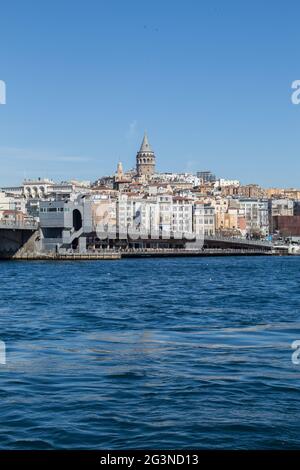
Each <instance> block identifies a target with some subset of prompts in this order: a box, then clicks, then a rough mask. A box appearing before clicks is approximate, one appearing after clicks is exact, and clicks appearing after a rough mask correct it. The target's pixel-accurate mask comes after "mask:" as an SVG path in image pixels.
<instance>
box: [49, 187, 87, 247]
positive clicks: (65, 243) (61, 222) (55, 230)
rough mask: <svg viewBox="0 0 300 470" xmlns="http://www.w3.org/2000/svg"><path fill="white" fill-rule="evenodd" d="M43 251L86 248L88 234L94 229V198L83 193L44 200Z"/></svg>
mask: <svg viewBox="0 0 300 470" xmlns="http://www.w3.org/2000/svg"><path fill="white" fill-rule="evenodd" d="M40 229H41V239H42V243H41V247H42V250H43V251H46V252H47V251H55V252H63V251H65V250H69V249H72V250H78V251H79V252H80V253H84V252H85V251H86V234H89V233H91V232H92V231H93V224H92V210H91V201H90V200H89V199H88V198H87V197H86V196H85V195H80V196H77V197H76V198H74V199H71V200H53V201H41V203H40Z"/></svg>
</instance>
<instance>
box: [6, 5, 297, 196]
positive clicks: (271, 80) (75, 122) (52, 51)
mask: <svg viewBox="0 0 300 470" xmlns="http://www.w3.org/2000/svg"><path fill="white" fill-rule="evenodd" d="M0 17H1V27H0V79H1V80H4V81H5V82H6V85H7V104H6V105H0V185H2V186H4V185H11V184H19V183H21V181H22V179H23V177H24V176H25V177H27V178H29V177H38V176H41V177H51V178H53V179H55V180H57V181H61V180H65V179H72V178H77V179H89V180H92V181H94V180H95V179H97V178H98V177H99V176H101V175H104V174H111V173H112V172H114V171H115V168H116V165H117V162H118V160H121V161H122V162H123V166H124V168H132V167H133V166H134V164H135V155H136V151H137V149H138V147H139V146H140V143H141V140H142V137H143V132H144V130H147V132H148V135H149V140H150V143H151V144H152V146H153V148H154V150H155V152H156V155H157V167H158V170H160V171H192V172H194V171H197V170H206V169H210V170H212V171H214V172H215V173H216V174H217V175H218V176H220V177H227V178H237V179H240V180H241V181H242V182H243V183H252V182H258V183H259V184H263V185H265V186H288V187H291V186H298V187H299V186H300V181H299V174H300V158H299V157H300V152H299V149H300V105H299V106H295V105H293V104H292V103H291V83H292V82H293V81H294V80H296V79H300V53H299V51H300V47H299V45H300V4H299V2H298V1H293V0H292V1H289V2H286V1H283V0H280V1H279V0H264V1H262V0H251V1H246V0H244V1H241V0H228V1H224V0H185V1H183V0H151V1H147V0H126V1H125V0H105V1H104V0H85V1H80V0H51V1H50V0H43V1H40V0H26V1H24V0H19V1H18V0H10V1H9V2H1V6H0Z"/></svg>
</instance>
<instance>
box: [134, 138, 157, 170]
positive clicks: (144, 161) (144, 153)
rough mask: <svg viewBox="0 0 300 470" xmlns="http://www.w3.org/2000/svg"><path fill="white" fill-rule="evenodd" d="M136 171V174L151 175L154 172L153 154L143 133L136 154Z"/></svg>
mask: <svg viewBox="0 0 300 470" xmlns="http://www.w3.org/2000/svg"><path fill="white" fill-rule="evenodd" d="M136 171H137V174H138V176H144V177H146V178H149V177H151V176H152V175H153V174H154V172H155V155H154V152H153V150H152V148H151V146H150V144H149V141H148V137H147V134H146V133H145V135H144V138H143V142H142V145H141V148H140V150H139V151H138V153H137V155H136Z"/></svg>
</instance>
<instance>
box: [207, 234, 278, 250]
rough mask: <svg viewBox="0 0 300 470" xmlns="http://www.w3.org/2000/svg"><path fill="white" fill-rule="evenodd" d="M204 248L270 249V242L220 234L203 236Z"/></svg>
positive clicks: (271, 246)
mask: <svg viewBox="0 0 300 470" xmlns="http://www.w3.org/2000/svg"><path fill="white" fill-rule="evenodd" d="M204 248H225V249H226V248H235V249H242V250H262V251H271V250H272V248H273V245H272V242H269V241H265V240H251V239H247V238H240V237H222V236H218V235H216V236H213V237H208V236H205V239H204Z"/></svg>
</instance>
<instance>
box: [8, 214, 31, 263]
mask: <svg viewBox="0 0 300 470" xmlns="http://www.w3.org/2000/svg"><path fill="white" fill-rule="evenodd" d="M37 229H38V223H37V222H36V221H35V220H32V219H28V220H26V219H25V220H9V219H7V220H6V219H1V220H0V258H2V259H3V258H4V259H7V258H12V257H15V256H16V255H17V253H18V252H19V251H20V250H22V249H23V247H24V246H26V245H28V244H30V241H31V238H32V236H33V234H35V233H36V231H37Z"/></svg>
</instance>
